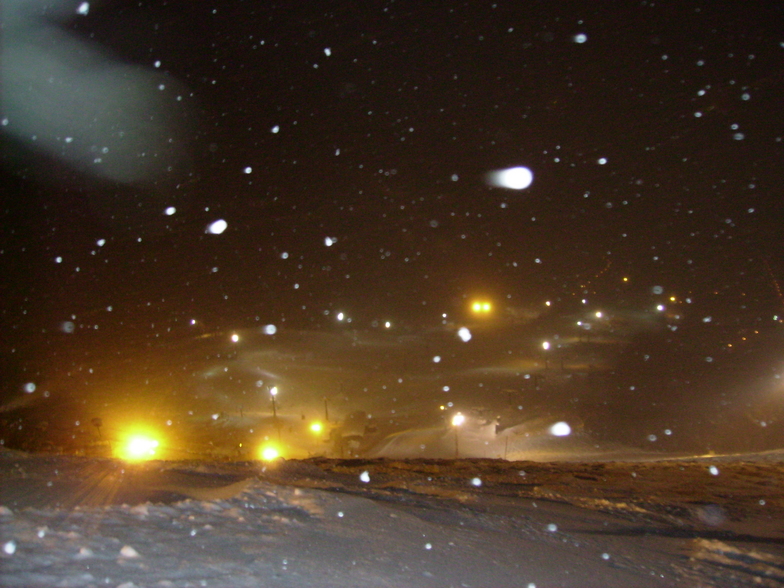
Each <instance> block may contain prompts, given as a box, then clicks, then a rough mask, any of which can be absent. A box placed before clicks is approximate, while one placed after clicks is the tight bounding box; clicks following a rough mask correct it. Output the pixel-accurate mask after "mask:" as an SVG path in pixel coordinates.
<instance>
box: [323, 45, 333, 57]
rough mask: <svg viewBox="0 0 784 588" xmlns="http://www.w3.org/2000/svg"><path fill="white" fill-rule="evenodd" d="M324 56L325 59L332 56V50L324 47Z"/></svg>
mask: <svg viewBox="0 0 784 588" xmlns="http://www.w3.org/2000/svg"><path fill="white" fill-rule="evenodd" d="M324 55H326V56H327V57H329V56H330V55H332V49H330V48H329V47H326V48H325V49H324Z"/></svg>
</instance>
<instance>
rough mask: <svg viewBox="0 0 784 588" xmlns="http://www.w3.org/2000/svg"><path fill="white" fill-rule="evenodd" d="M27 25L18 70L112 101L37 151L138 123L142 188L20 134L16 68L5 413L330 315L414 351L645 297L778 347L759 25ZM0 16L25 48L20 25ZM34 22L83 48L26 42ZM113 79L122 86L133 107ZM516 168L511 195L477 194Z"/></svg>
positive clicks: (400, 11)
mask: <svg viewBox="0 0 784 588" xmlns="http://www.w3.org/2000/svg"><path fill="white" fill-rule="evenodd" d="M35 5H36V3H34V2H33V3H29V4H28V5H27V6H28V9H26V10H28V12H29V14H26V15H25V16H24V17H23V18H22V19H21V20H20V22H21V23H22V24H21V25H18V30H20V31H22V34H20V35H14V34H12V33H13V31H11V32H7V33H6V34H5V35H4V36H5V38H6V40H5V41H4V43H5V47H4V52H5V53H6V55H7V56H10V55H12V50H13V49H17V46H16V44H17V43H18V45H19V46H20V47H22V49H24V50H25V51H27V50H29V47H28V44H29V45H30V46H33V47H34V48H35V51H37V52H38V53H40V54H42V55H45V56H50V57H51V56H53V55H56V56H57V57H56V59H55V58H54V57H52V60H53V61H58V60H59V61H61V62H68V64H69V67H71V68H72V69H71V70H69V71H72V72H81V73H83V74H84V75H85V78H84V79H87V78H88V77H89V79H97V80H98V82H97V84H96V85H95V87H93V86H91V88H92V90H90V91H83V92H82V91H81V90H80V89H79V87H78V84H79V83H85V82H84V79H81V78H80V79H81V80H82V81H81V82H80V81H79V80H77V81H76V82H74V85H75V87H76V88H77V89H76V94H75V95H76V96H77V99H73V100H71V99H68V98H66V97H65V96H66V92H69V91H71V90H68V88H67V87H66V89H64V90H61V91H60V92H58V91H54V90H52V89H51V86H47V85H46V84H44V83H43V82H41V83H40V87H41V88H43V89H42V90H39V93H41V94H43V98H42V99H40V100H36V101H35V103H36V104H38V106H37V110H36V113H37V115H36V116H38V117H39V119H36V120H37V122H34V123H33V124H32V127H31V128H32V129H33V130H35V129H37V128H38V127H36V124H38V125H39V126H40V129H39V134H40V135H41V136H44V135H45V134H47V133H49V134H51V135H52V136H55V135H57V133H58V132H60V130H56V129H55V130H50V129H49V128H48V127H47V126H46V125H51V126H52V128H54V127H56V122H52V121H66V122H67V121H68V120H73V121H76V122H75V123H74V126H75V128H76V130H77V135H78V132H79V130H80V129H81V130H84V132H85V133H87V130H86V128H87V127H90V128H91V129H93V127H94V126H95V125H93V123H92V122H91V120H92V119H90V117H84V119H85V120H84V122H83V123H82V122H79V120H78V119H79V116H78V115H77V114H75V113H77V112H82V111H83V112H91V110H90V109H91V108H99V110H100V112H101V113H102V116H103V117H104V118H103V119H102V124H104V125H105V128H104V129H103V130H101V129H99V130H98V131H95V133H96V135H94V136H97V137H98V138H101V133H102V132H103V133H105V134H107V135H112V136H114V135H113V133H116V132H117V129H118V128H119V127H120V126H122V125H124V124H125V125H128V128H129V129H133V131H134V132H135V133H136V137H137V138H139V140H140V141H141V147H139V148H138V149H135V150H134V151H132V152H128V153H122V157H121V158H120V159H119V160H118V162H117V165H118V168H117V169H120V170H121V169H123V168H122V166H123V165H129V166H131V167H133V166H136V165H137V162H138V161H142V160H143V161H144V164H143V169H142V171H140V172H138V173H137V175H136V176H134V177H133V178H132V179H131V180H130V181H126V180H127V178H126V177H124V176H122V173H124V172H117V174H115V175H114V176H112V175H111V173H109V172H105V171H101V170H99V169H98V168H97V167H96V165H98V166H99V167H100V166H101V165H103V166H104V168H103V169H109V168H110V166H111V165H114V164H112V163H111V162H110V161H109V158H110V157H111V156H112V153H109V154H107V159H106V161H105V162H104V163H103V164H92V163H85V162H84V160H83V159H82V160H80V159H78V157H77V158H76V159H72V160H69V159H68V158H67V157H66V156H64V155H62V153H64V152H65V147H62V151H58V150H57V149H60V147H57V148H56V149H54V150H49V151H48V152H47V151H46V150H45V149H43V150H42V149H41V145H40V143H41V140H40V139H37V141H38V143H36V140H32V139H31V138H30V137H31V134H35V133H33V132H31V131H30V130H29V129H22V131H16V130H15V129H16V128H17V127H15V125H16V124H17V121H18V120H19V116H16V118H15V116H12V115H9V112H8V108H10V107H9V106H8V105H9V104H11V103H12V102H13V100H14V99H16V98H18V96H11V90H10V88H12V86H14V83H13V82H14V81H15V80H16V79H18V78H19V77H24V76H28V75H30V76H31V79H32V80H33V81H36V80H37V82H40V81H41V80H40V79H38V78H36V76H38V74H37V73H36V72H37V71H42V70H41V69H40V68H39V69H36V67H38V66H35V67H33V65H31V66H30V67H21V68H15V67H12V66H14V65H16V61H12V59H11V58H10V57H6V59H5V62H6V65H5V69H4V79H3V101H4V105H3V106H4V112H3V117H4V119H5V120H4V126H3V130H4V131H6V132H5V134H4V135H3V139H2V141H3V143H2V147H3V160H4V163H5V165H4V167H3V179H2V181H3V188H2V190H3V197H2V198H3V199H2V210H0V214H1V215H2V216H1V217H0V222H2V227H3V230H2V237H1V239H2V242H1V243H0V264H1V265H0V270H1V271H2V275H3V276H4V279H3V280H2V282H3V285H2V295H3V300H4V302H3V311H2V316H1V317H0V318H1V319H2V323H1V324H0V326H2V332H3V355H4V356H5V358H6V359H5V360H4V361H5V365H6V369H7V371H9V373H12V375H11V376H10V377H9V378H7V379H6V380H5V381H4V385H5V386H6V387H7V388H8V389H7V390H6V392H15V391H16V389H17V388H18V386H19V385H20V384H19V383H20V382H24V381H27V380H28V379H29V377H31V376H29V374H30V373H34V372H36V370H41V369H44V368H42V367H41V366H45V365H50V367H51V365H52V362H54V363H55V364H56V363H57V361H58V360H56V359H55V360H53V359H52V358H53V357H65V356H68V353H69V351H68V350H69V349H71V348H72V347H73V346H76V347H78V348H79V349H80V352H81V350H82V347H84V348H85V349H88V350H89V349H96V348H102V349H106V348H111V349H115V348H116V349H118V350H122V349H123V346H124V345H125V344H126V343H127V342H129V341H134V342H138V341H147V342H148V344H149V343H150V342H151V341H152V342H156V341H167V340H168V339H167V338H168V337H171V338H172V339H174V338H176V333H177V332H179V331H180V330H182V329H184V328H185V325H186V324H187V321H189V320H190V318H191V317H194V316H196V317H198V318H199V319H200V320H203V321H204V322H205V324H207V325H208V328H211V329H226V328H234V327H239V326H250V325H253V324H256V323H257V321H260V322H261V323H262V324H264V323H269V322H272V323H277V324H280V323H281V321H286V322H287V323H288V324H290V325H296V326H313V325H318V324H321V322H323V321H324V320H325V319H324V316H325V315H324V312H325V311H335V310H338V309H343V308H346V309H350V311H351V312H352V313H353V314H354V315H355V316H356V317H357V319H356V320H357V322H358V324H369V322H370V321H371V320H373V319H375V318H378V317H379V316H381V315H382V314H389V315H392V316H395V317H396V318H398V320H401V321H407V322H409V323H410V324H412V325H414V326H416V325H424V324H431V323H436V322H437V321H438V320H439V317H440V314H441V313H442V312H450V313H451V312H454V311H455V310H456V309H458V308H459V307H460V305H461V304H462V303H463V301H464V299H465V298H466V297H469V296H472V295H475V294H485V295H488V296H491V297H492V298H493V299H495V300H500V301H503V304H506V305H509V306H527V305H541V304H542V303H543V301H544V300H547V299H552V300H561V301H563V302H569V301H572V300H579V299H582V298H585V297H587V298H589V299H591V300H592V301H593V300H597V301H601V302H602V303H606V304H615V305H617V306H626V307H629V308H647V307H648V306H649V305H651V304H654V303H655V302H656V297H655V296H653V295H652V292H653V288H654V287H656V286H660V287H661V288H662V291H663V293H664V294H665V295H674V296H677V297H678V299H679V300H684V299H685V298H687V297H688V298H690V299H691V300H692V303H691V306H690V307H689V315H690V316H691V317H693V319H692V320H694V321H695V322H696V323H699V321H700V320H701V319H702V318H704V317H706V316H711V317H712V324H713V325H720V326H721V331H720V332H719V331H716V332H715V333H713V334H711V335H710V337H712V339H713V340H714V341H715V343H716V344H719V345H723V344H725V343H727V342H729V341H731V340H735V339H736V338H738V337H739V335H738V333H745V332H747V331H748V330H750V329H751V330H754V329H767V330H770V329H774V328H780V327H777V325H778V323H777V322H776V321H775V320H774V318H773V317H774V316H779V317H780V316H781V315H782V314H784V307H782V293H781V291H780V285H781V283H782V281H784V256H783V255H782V239H781V236H782V229H781V227H782V224H783V223H784V199H783V198H782V189H781V170H782V169H783V165H782V164H783V163H784V114H782V112H783V111H782V108H781V105H782V104H784V33H782V31H784V9H783V8H782V7H776V6H775V3H752V4H747V3H739V2H738V3H729V2H712V1H704V2H700V1H683V2H639V1H624V2H612V3H610V2H607V3H597V2H594V1H586V2H568V3H554V2H548V1H542V2H527V1H526V2H501V1H499V2H437V3H422V2H414V1H411V2H408V1H403V2H375V1H369V2H362V3H346V2H297V3H290V2H286V3H278V4H276V3H270V2H249V1H245V2H240V1H233V2H217V1H216V2H209V3H205V2H189V1H184V0H183V1H174V2H168V3H159V2H125V1H116V2H105V3H94V4H92V5H91V6H90V9H89V13H88V14H86V15H79V14H77V11H78V7H79V5H80V3H79V2H62V3H61V4H60V5H59V6H60V9H61V11H62V12H61V14H60V15H59V16H57V18H54V17H53V12H52V10H51V9H50V10H49V12H48V13H46V14H45V15H44V13H45V11H42V10H39V9H38V8H36V7H35ZM55 5H57V4H55ZM31 6H32V8H30V7H31ZM5 10H6V13H5V17H6V19H7V21H9V22H11V20H13V22H14V23H16V22H17V20H16V19H15V18H14V19H11V18H10V15H11V13H13V16H14V17H16V15H17V12H19V7H18V3H16V2H9V3H7V7H6V9H5ZM22 12H24V11H22ZM46 27H55V28H57V29H58V30H59V31H61V32H62V33H63V34H65V35H69V36H70V37H69V38H70V39H71V41H73V42H74V43H76V45H75V47H76V48H77V49H78V48H80V47H81V48H83V49H85V51H84V52H83V51H81V50H67V47H66V45H64V44H63V43H59V44H58V42H49V41H46V40H45V39H44V40H38V41H35V40H34V41H28V40H27V39H29V38H32V37H29V36H25V35H27V34H28V33H29V31H36V30H38V31H41V30H42V31H51V29H50V28H46ZM9 30H10V27H9ZM14 30H16V29H14ZM578 35H584V37H583V38H580V37H578ZM17 39H21V40H17ZM581 41H583V42H581ZM88 50H89V51H88ZM90 52H93V53H90ZM99 53H100V56H101V57H100V60H99V59H96V58H95V56H96V55H99ZM14 55H15V54H14ZM25 55H27V54H25ZM158 61H159V62H160V63H159V64H157V65H156V62H158ZM20 62H21V63H24V62H23V61H20ZM30 63H32V64H35V63H37V62H35V61H31V62H30ZM112 64H114V65H117V64H124V65H126V66H138V67H137V69H135V70H134V71H136V72H139V76H140V77H139V82H138V84H139V85H140V86H142V87H143V89H144V92H147V93H146V94H145V93H144V92H141V91H140V93H139V95H138V97H137V96H136V95H135V94H132V93H130V92H129V91H128V88H129V86H128V85H127V83H125V82H123V83H125V85H123V84H122V83H120V82H118V78H117V77H112V76H111V75H110V74H111V72H110V65H112ZM20 71H23V72H25V73H24V74H20V73H19V72H20ZM31 71H32V72H33V73H32V74H31V73H30V72H31ZM74 75H76V74H74ZM80 75H81V74H80ZM41 76H43V74H41V75H40V76H39V77H41ZM101 76H104V77H103V78H102V77H101ZM24 79H25V80H27V78H26V77H25V78H24ZM25 83H27V82H25ZM161 83H162V84H163V85H164V86H165V88H164V89H162V90H158V89H157V86H158V85H159V84H161ZM112 84H117V85H118V87H121V90H120V91H119V93H114V94H113V93H112V91H111V87H112ZM26 91H28V90H24V89H23V90H22V91H19V92H18V93H19V94H21V95H22V96H23V99H22V104H23V105H27V104H33V103H34V101H33V100H32V99H30V98H29V96H27V95H26V94H25V92H26ZM70 95H74V94H73V92H72V94H70ZM38 98H41V97H40V96H38ZM25 108H26V106H23V107H21V110H22V112H24V109H25ZM58 109H60V110H58ZM12 114H14V115H16V114H17V113H16V112H15V111H14V112H13V113H12ZM134 121H137V122H138V124H134ZM80 124H83V126H81V127H80V126H78V125H80ZM93 130H94V129H93ZM63 132H65V131H63ZM90 132H93V131H90ZM129 132H130V131H129ZM61 135H62V133H61ZM61 135H57V137H56V139H55V141H62V140H63V136H64V135H62V136H61ZM77 139H78V137H77ZM145 140H146V141H147V143H145V142H144V141H145ZM77 142H78V141H77ZM85 145H86V147H85V149H88V148H90V147H93V146H95V145H98V147H99V148H100V145H101V143H100V142H98V143H93V144H90V145H87V143H85ZM142 153H143V155H142ZM91 157H92V155H91ZM140 158H142V159H140ZM138 165H139V166H142V164H138ZM520 165H522V166H527V167H528V168H530V169H531V170H532V172H533V174H534V182H533V184H532V185H531V187H530V188H528V189H526V190H520V191H516V190H509V189H504V188H498V187H492V186H489V185H488V184H487V182H486V181H485V177H486V174H487V173H488V172H491V171H493V170H498V169H503V168H507V167H511V166H520ZM246 168H250V173H246V171H245V169H246ZM139 169H141V167H140V168H139ZM129 173H130V172H129ZM118 174H119V175H118ZM107 176H108V177H107ZM169 206H173V207H176V213H174V214H173V215H171V216H168V215H166V214H165V212H164V211H165V209H166V208H167V207H169ZM218 219H224V220H225V221H226V222H227V223H228V228H227V229H226V231H225V232H224V233H222V234H220V235H212V234H207V233H205V228H206V227H207V226H208V225H209V223H211V222H213V221H215V220H218ZM326 238H331V239H336V242H335V243H334V244H333V245H331V246H327V245H326V244H325V239H326ZM99 240H100V242H101V243H102V244H99ZM103 240H105V241H103ZM57 258H61V261H59V262H58V261H57ZM623 278H627V279H628V280H627V281H626V282H624V281H623ZM110 307H111V310H107V309H108V308H110ZM74 316H75V317H76V318H72V317H74ZM64 321H72V322H73V323H74V324H75V328H76V329H77V331H78V332H79V333H81V334H82V337H81V338H80V339H79V341H80V343H74V342H73V341H74V338H72V337H71V338H69V337H64V334H63V333H62V324H63V323H64ZM362 321H364V322H362ZM778 332H779V335H778V336H779V337H780V331H778ZM701 336H702V335H701ZM118 353H122V351H118ZM58 354H59V355H58ZM9 358H10V359H9Z"/></svg>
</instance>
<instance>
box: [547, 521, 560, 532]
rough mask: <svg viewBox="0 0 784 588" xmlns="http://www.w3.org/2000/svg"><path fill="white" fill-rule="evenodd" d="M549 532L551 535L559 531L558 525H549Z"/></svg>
mask: <svg viewBox="0 0 784 588" xmlns="http://www.w3.org/2000/svg"><path fill="white" fill-rule="evenodd" d="M547 530H548V531H550V532H551V533H555V532H556V531H557V530H558V525H556V524H555V523H550V524H549V525H547Z"/></svg>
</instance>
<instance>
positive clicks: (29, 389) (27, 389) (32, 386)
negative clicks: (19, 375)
mask: <svg viewBox="0 0 784 588" xmlns="http://www.w3.org/2000/svg"><path fill="white" fill-rule="evenodd" d="M24 391H25V392H27V393H28V394H32V393H33V392H35V384H34V383H33V382H27V384H25V385H24Z"/></svg>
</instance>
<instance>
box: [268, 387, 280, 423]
mask: <svg viewBox="0 0 784 588" xmlns="http://www.w3.org/2000/svg"><path fill="white" fill-rule="evenodd" d="M277 395H278V387H277V386H273V387H272V388H270V397H271V398H272V418H274V419H276V418H278V409H277V407H276V406H275V397H276V396H277Z"/></svg>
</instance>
